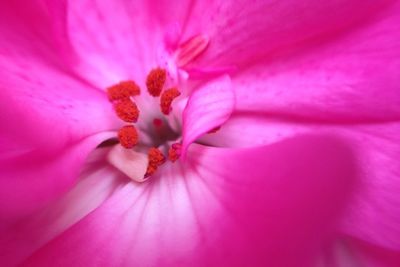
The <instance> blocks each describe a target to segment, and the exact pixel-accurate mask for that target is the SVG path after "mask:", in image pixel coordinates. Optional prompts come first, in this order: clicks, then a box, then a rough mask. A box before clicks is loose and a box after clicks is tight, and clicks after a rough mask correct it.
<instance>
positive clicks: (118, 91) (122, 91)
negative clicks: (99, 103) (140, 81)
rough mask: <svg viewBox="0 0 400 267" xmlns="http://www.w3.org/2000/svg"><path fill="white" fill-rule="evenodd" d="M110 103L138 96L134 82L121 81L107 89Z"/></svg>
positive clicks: (137, 88)
mask: <svg viewBox="0 0 400 267" xmlns="http://www.w3.org/2000/svg"><path fill="white" fill-rule="evenodd" d="M107 95H108V99H110V101H116V100H121V99H124V98H128V97H131V96H135V95H140V88H139V86H138V85H137V84H136V83H135V82H134V81H123V82H120V83H117V84H115V85H113V86H110V87H108V88H107Z"/></svg>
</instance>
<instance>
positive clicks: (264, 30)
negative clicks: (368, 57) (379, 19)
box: [185, 0, 391, 67]
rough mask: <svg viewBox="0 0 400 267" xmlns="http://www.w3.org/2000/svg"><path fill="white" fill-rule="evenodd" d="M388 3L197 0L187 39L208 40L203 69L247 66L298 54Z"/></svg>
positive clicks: (186, 34)
mask: <svg viewBox="0 0 400 267" xmlns="http://www.w3.org/2000/svg"><path fill="white" fill-rule="evenodd" d="M389 2H391V1H378V0H369V1H358V0H352V1H347V0H334V1H318V0H305V1H297V0H289V1H273V0H267V1H265V0H259V1H252V3H251V5H249V3H248V1H246V0H241V1H228V2H227V1H196V2H195V3H193V7H191V9H189V14H188V17H187V23H186V24H185V26H186V28H185V30H186V31H185V36H186V37H187V38H189V37H190V36H192V35H194V34H198V33H199V32H200V33H202V34H205V35H208V36H209V37H210V45H209V49H208V50H207V52H206V53H205V54H204V56H203V57H202V58H200V59H199V62H198V64H199V65H202V66H203V67H207V65H221V66H224V65H232V64H233V65H240V66H246V65H248V64H249V63H254V62H260V61H261V59H262V58H263V56H267V55H273V54H276V53H282V52H287V51H290V50H296V49H297V48H298V47H299V44H301V43H302V42H303V41H305V40H308V39H312V38H320V37H321V36H330V35H332V34H335V33H336V32H338V31H341V30H344V29H347V28H349V27H350V26H352V25H354V24H356V23H357V22H359V21H362V20H364V19H365V18H368V16H369V15H371V14H372V13H375V12H377V11H379V10H380V8H382V7H383V6H384V5H385V4H387V3H389ZM232 55H234V56H232Z"/></svg>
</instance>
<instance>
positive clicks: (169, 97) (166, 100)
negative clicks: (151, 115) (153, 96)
mask: <svg viewBox="0 0 400 267" xmlns="http://www.w3.org/2000/svg"><path fill="white" fill-rule="evenodd" d="M180 95H181V92H179V91H178V89H176V88H171V89H168V90H165V91H164V92H163V93H162V95H161V99H160V106H161V111H162V113H164V114H165V115H168V114H169V113H170V112H171V110H172V108H171V104H172V101H173V100H174V99H175V98H177V97H178V96H180Z"/></svg>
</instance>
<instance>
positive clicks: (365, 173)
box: [200, 115, 400, 250]
mask: <svg viewBox="0 0 400 267" xmlns="http://www.w3.org/2000/svg"><path fill="white" fill-rule="evenodd" d="M399 131H400V123H398V122H392V123H389V122H386V123H369V124H345V125H340V124H339V125H338V124H322V123H317V122H316V123H311V122H309V123H304V122H301V121H300V122H299V121H292V120H286V121H284V120H276V119H274V118H268V117H262V116H258V117H256V116H254V117H249V116H235V115H233V116H232V117H231V119H230V120H229V121H228V122H227V123H226V124H225V125H224V127H222V128H221V130H219V131H218V132H217V133H215V134H212V135H207V136H205V137H203V138H202V139H200V142H202V143H205V144H208V145H214V146H215V145H218V146H225V147H249V146H260V145H266V144H272V143H274V142H279V141H281V140H282V139H285V138H288V137H291V136H295V135H298V134H310V133H319V134H323V133H325V134H329V133H332V134H336V135H341V136H342V137H343V138H345V139H347V140H349V143H350V144H351V145H350V146H351V147H352V149H353V151H354V153H355V156H356V158H357V162H359V164H360V167H361V172H360V177H361V178H360V181H361V182H360V183H359V184H358V186H357V189H356V190H355V194H354V198H353V200H352V201H351V203H349V208H348V210H347V213H346V214H345V215H344V216H343V219H342V226H341V227H340V230H341V231H342V232H344V233H346V234H348V235H350V236H353V237H356V238H358V239H361V240H364V241H366V242H369V243H372V244H377V245H379V246H382V247H387V248H389V249H392V250H398V249H399V248H400V242H399V240H400V229H399V225H400V210H399V207H400V200H399V198H398V195H399V192H400V183H399V179H398V177H399V176H400V162H399V160H398V158H399V156H398V155H400V137H399V135H398V132H399ZM376 218H379V220H377V219H376Z"/></svg>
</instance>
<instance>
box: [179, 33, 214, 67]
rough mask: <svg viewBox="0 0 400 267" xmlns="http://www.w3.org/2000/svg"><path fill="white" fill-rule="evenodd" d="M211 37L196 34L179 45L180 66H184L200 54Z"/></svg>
mask: <svg viewBox="0 0 400 267" xmlns="http://www.w3.org/2000/svg"><path fill="white" fill-rule="evenodd" d="M209 42H210V39H209V38H208V37H207V36H205V35H202V34H199V35H196V36H194V37H192V38H190V39H189V40H187V41H186V42H184V43H183V44H181V45H180V46H179V48H178V49H177V51H176V61H177V65H178V67H184V66H186V65H187V64H189V63H190V62H191V61H193V60H195V59H196V58H197V57H198V56H200V55H201V54H202V53H203V52H204V51H205V50H206V48H207V46H208V43H209Z"/></svg>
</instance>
